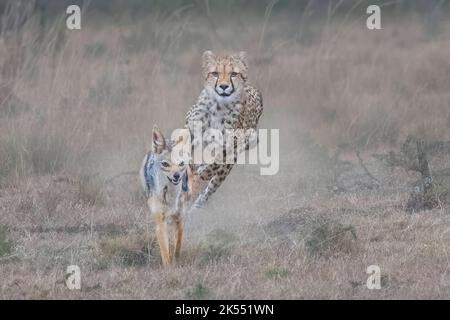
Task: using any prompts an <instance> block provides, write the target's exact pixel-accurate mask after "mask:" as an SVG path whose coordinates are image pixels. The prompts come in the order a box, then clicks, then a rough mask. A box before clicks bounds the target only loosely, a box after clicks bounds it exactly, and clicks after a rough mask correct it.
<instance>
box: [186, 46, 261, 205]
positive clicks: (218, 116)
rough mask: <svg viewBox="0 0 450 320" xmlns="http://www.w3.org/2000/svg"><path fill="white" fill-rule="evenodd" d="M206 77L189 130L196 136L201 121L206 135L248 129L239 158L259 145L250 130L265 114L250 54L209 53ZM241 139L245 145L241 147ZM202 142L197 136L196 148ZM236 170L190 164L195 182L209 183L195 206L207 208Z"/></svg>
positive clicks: (205, 58) (236, 148) (204, 67)
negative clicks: (210, 130) (251, 77)
mask: <svg viewBox="0 0 450 320" xmlns="http://www.w3.org/2000/svg"><path fill="white" fill-rule="evenodd" d="M202 74H203V78H204V88H203V90H202V91H201V93H200V96H199V97H198V99H197V101H196V103H195V104H194V105H193V106H192V107H191V108H190V110H189V111H188V112H187V114H186V128H188V129H189V130H190V132H191V133H192V132H193V130H194V128H193V124H194V122H196V121H197V123H198V121H200V122H201V124H202V132H205V130H207V129H208V128H214V129H217V130H220V131H222V133H224V132H225V130H227V129H244V130H242V131H243V132H245V133H244V137H242V138H243V139H244V140H239V139H237V138H235V143H234V150H232V151H233V153H234V157H235V159H236V155H237V154H239V153H240V152H242V151H243V150H244V149H249V148H252V147H254V146H255V145H256V144H257V139H256V138H255V135H254V134H251V130H248V129H253V130H256V127H257V125H258V120H259V118H260V116H261V114H262V111H263V101H262V96H261V93H260V92H259V90H258V89H256V88H255V87H254V86H252V85H251V84H250V83H249V82H248V80H247V77H248V59H247V53H246V52H244V51H242V52H239V53H236V54H228V55H216V54H214V53H213V52H212V51H209V50H208V51H205V52H204V53H203V56H202ZM253 132H255V131H253ZM237 140H239V141H244V143H240V144H237V142H236V141H237ZM199 143H200V141H198V140H197V141H196V140H195V137H194V140H193V143H192V148H195V146H196V145H198V144H199ZM224 149H225V148H224ZM225 152H226V150H224V153H225ZM228 152H230V150H228ZM232 168H233V164H230V163H226V164H222V163H212V164H207V165H206V164H201V165H198V164H190V171H191V172H192V174H193V176H194V177H195V178H197V180H195V179H194V180H193V181H198V184H200V185H201V184H202V182H203V184H205V183H206V187H204V188H203V187H202V190H201V191H200V192H199V195H198V197H197V198H196V200H195V202H194V204H193V207H197V208H198V207H201V206H203V204H205V203H206V201H207V200H208V199H209V197H210V196H211V195H212V194H213V193H214V192H215V191H216V190H217V189H218V188H219V186H220V185H221V184H222V182H223V181H224V180H225V178H226V177H227V176H228V174H229V173H230V171H231V169H232ZM194 189H195V188H194Z"/></svg>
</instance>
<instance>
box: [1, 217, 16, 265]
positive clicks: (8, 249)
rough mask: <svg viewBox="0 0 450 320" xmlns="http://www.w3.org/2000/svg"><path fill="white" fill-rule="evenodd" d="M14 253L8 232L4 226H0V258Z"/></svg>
mask: <svg viewBox="0 0 450 320" xmlns="http://www.w3.org/2000/svg"><path fill="white" fill-rule="evenodd" d="M13 251H14V243H13V242H12V240H11V239H10V237H9V230H8V228H7V227H6V226H3V225H0V258H4V257H7V256H9V255H11V254H12V253H13Z"/></svg>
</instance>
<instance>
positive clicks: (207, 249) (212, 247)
mask: <svg viewBox="0 0 450 320" xmlns="http://www.w3.org/2000/svg"><path fill="white" fill-rule="evenodd" d="M234 241H235V236H234V235H233V234H231V233H228V232H226V231H224V230H222V229H217V230H214V231H212V232H211V233H209V234H208V235H207V236H206V239H205V240H204V241H202V242H201V244H200V248H199V251H200V252H199V256H198V258H197V259H198V260H197V262H198V264H199V265H206V264H208V263H210V262H215V261H218V260H219V259H221V258H223V257H225V256H228V255H229V253H230V249H231V245H232V243H233V242H234Z"/></svg>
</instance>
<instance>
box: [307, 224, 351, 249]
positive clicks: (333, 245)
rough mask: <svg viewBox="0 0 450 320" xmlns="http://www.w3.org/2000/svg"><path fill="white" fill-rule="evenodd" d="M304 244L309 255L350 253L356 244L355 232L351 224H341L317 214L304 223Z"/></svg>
mask: <svg viewBox="0 0 450 320" xmlns="http://www.w3.org/2000/svg"><path fill="white" fill-rule="evenodd" d="M306 230H307V232H306V234H307V235H306V237H305V239H304V241H305V246H306V249H307V251H308V253H309V254H310V255H311V256H314V257H318V256H324V257H329V256H331V255H334V254H339V253H351V252H352V251H354V249H355V246H356V233H355V230H354V227H353V226H352V225H343V224H342V223H340V222H338V221H335V220H332V219H330V218H328V217H324V216H319V217H316V218H313V219H311V220H310V221H309V222H308V223H307V225H306Z"/></svg>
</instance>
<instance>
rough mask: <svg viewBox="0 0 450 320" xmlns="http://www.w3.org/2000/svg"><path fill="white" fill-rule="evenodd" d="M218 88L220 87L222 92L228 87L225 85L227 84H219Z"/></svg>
mask: <svg viewBox="0 0 450 320" xmlns="http://www.w3.org/2000/svg"><path fill="white" fill-rule="evenodd" d="M219 87H220V88H221V89H222V90H226V89H228V85H227V84H221V85H220V86H219Z"/></svg>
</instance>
